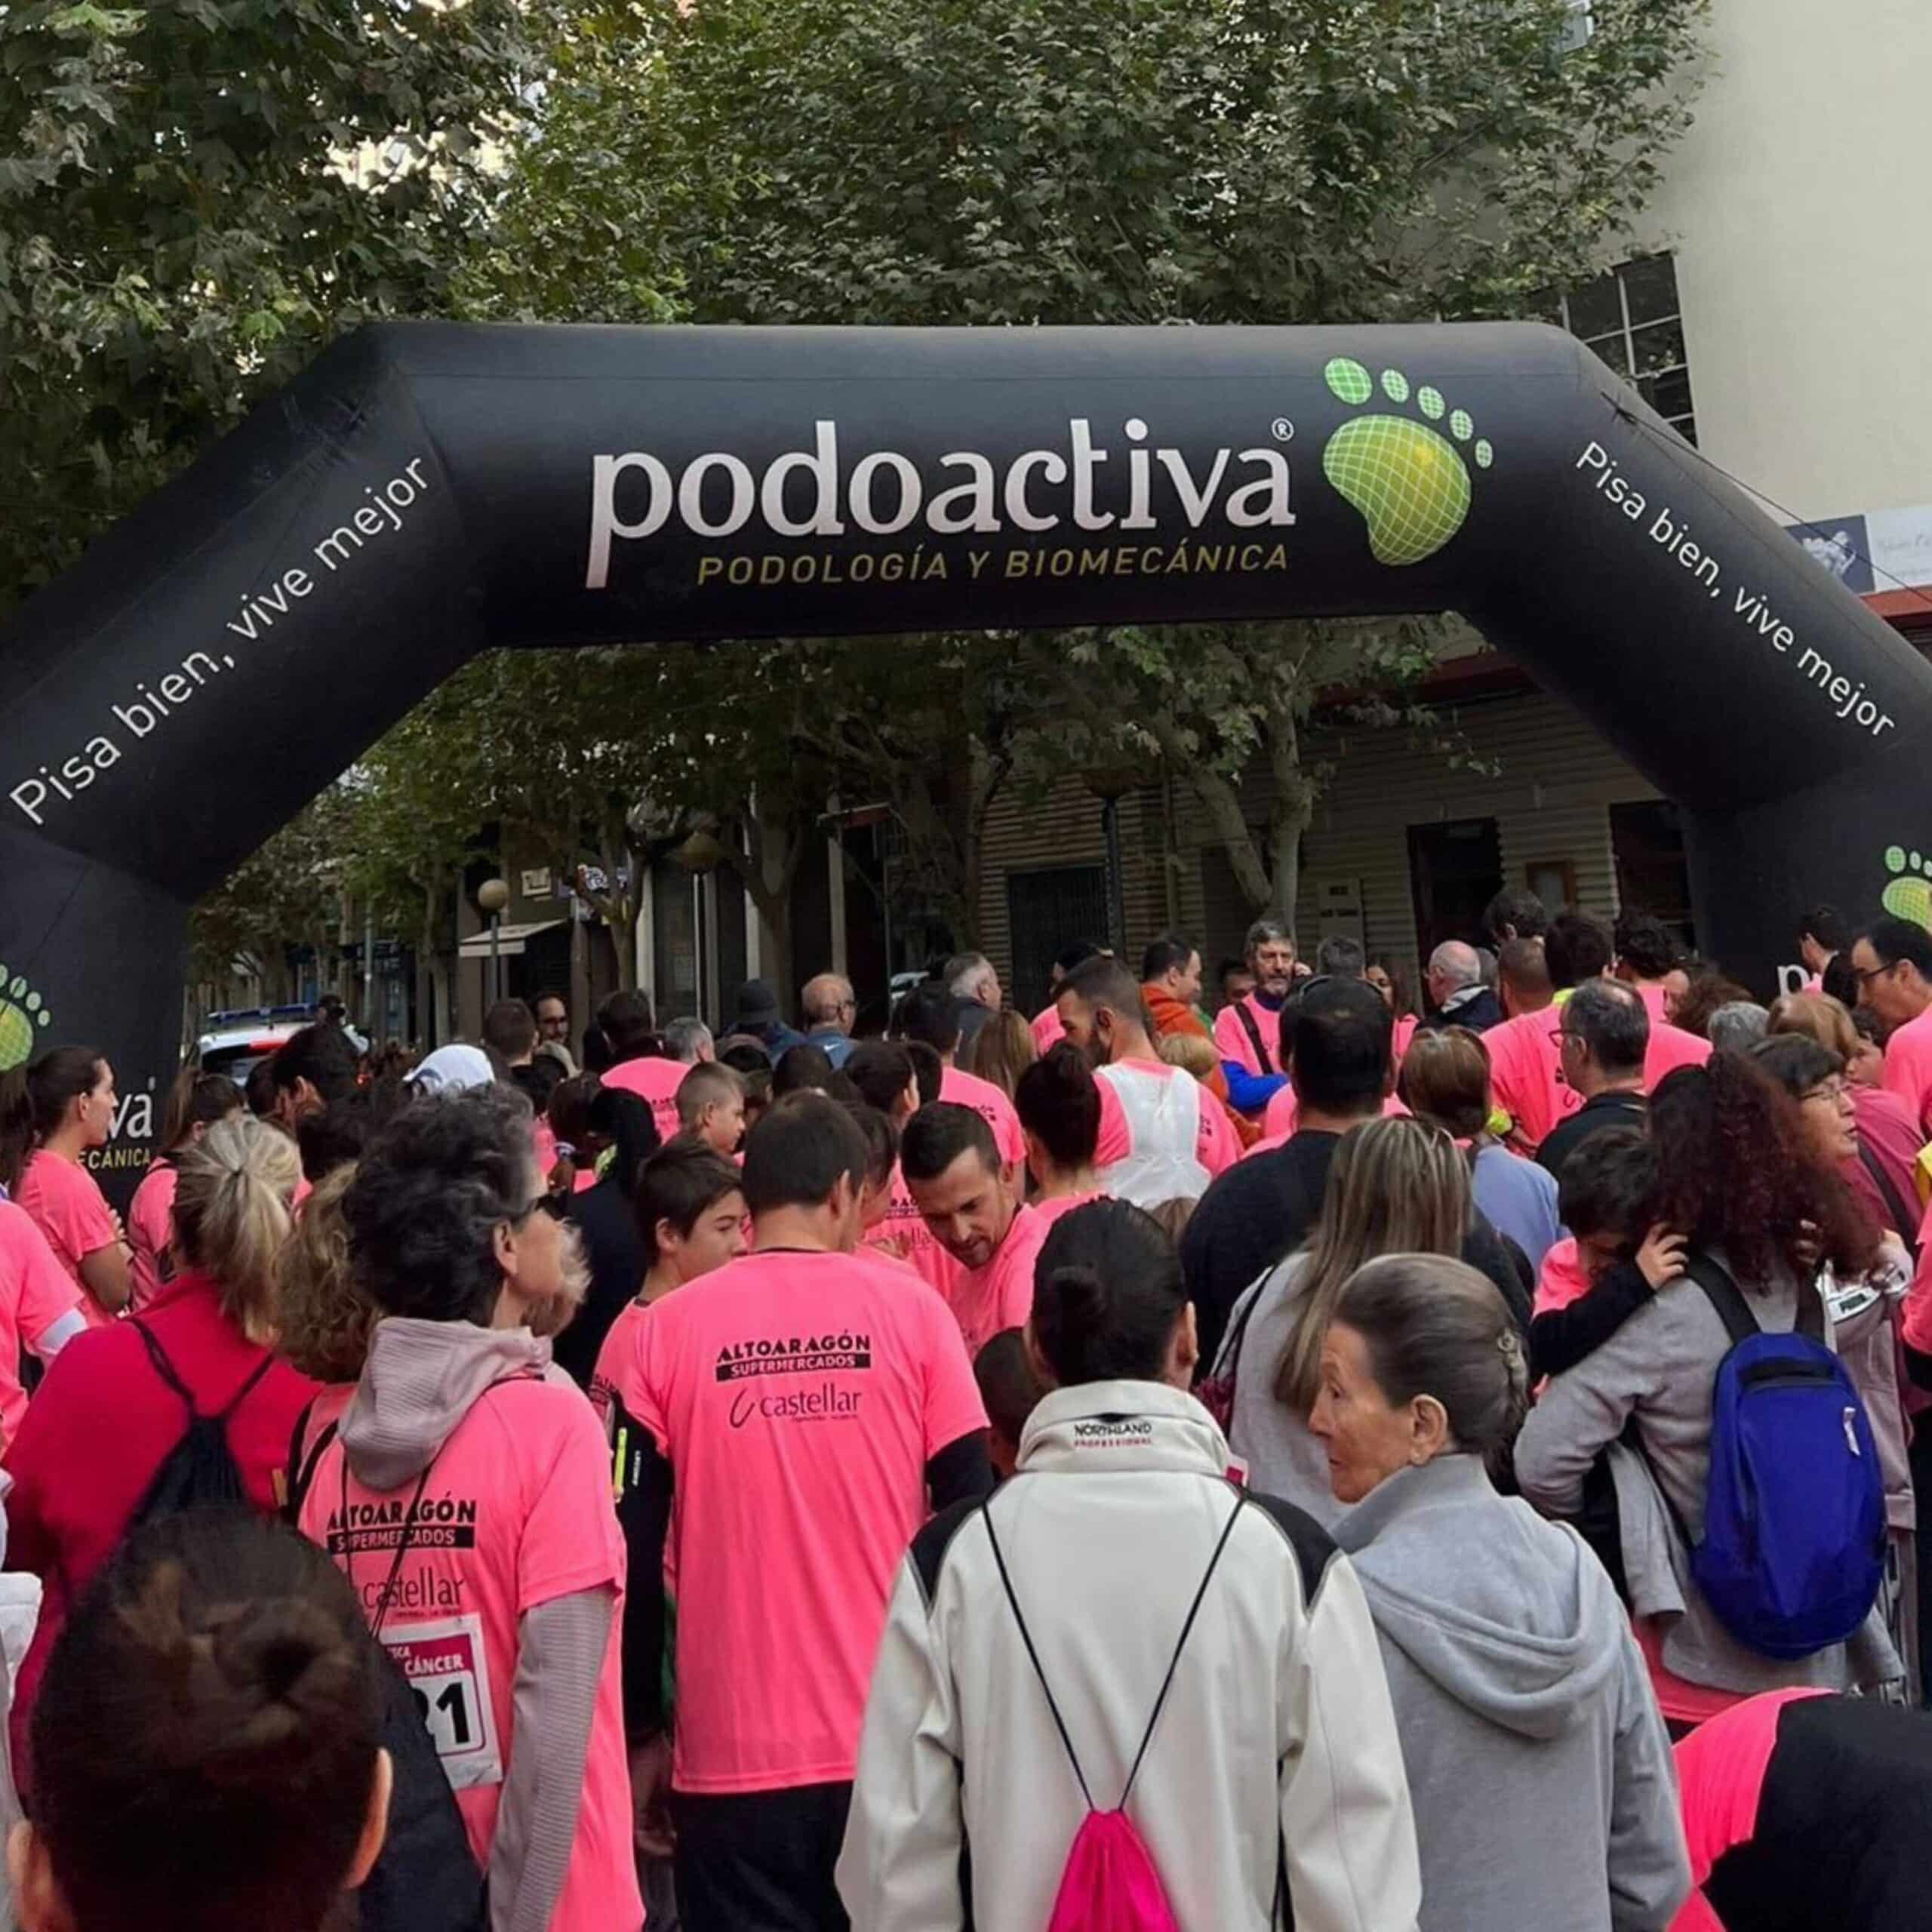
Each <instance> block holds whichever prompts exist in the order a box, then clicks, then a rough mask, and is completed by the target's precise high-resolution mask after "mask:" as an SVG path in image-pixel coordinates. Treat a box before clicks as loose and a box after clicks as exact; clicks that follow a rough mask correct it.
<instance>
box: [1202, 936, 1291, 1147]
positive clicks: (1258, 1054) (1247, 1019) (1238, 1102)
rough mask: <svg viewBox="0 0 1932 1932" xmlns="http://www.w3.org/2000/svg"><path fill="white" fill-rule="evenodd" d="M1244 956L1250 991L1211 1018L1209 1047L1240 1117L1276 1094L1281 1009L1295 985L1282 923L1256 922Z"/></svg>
mask: <svg viewBox="0 0 1932 1932" xmlns="http://www.w3.org/2000/svg"><path fill="white" fill-rule="evenodd" d="M1245 956H1246V958H1247V970H1248V971H1250V972H1251V973H1252V974H1254V991H1253V992H1251V993H1249V994H1247V995H1246V996H1245V997H1244V998H1241V999H1238V1000H1236V1001H1233V1002H1232V1004H1229V1005H1227V1006H1224V1007H1223V1008H1222V1009H1221V1010H1220V1012H1219V1013H1217V1014H1216V1015H1215V1016H1214V1044H1215V1047H1216V1048H1217V1050H1218V1051H1220V1056H1221V1070H1222V1072H1223V1073H1225V1074H1226V1075H1227V1077H1228V1096H1229V1099H1230V1100H1232V1102H1233V1103H1234V1105H1235V1108H1236V1109H1238V1111H1239V1112H1242V1113H1244V1114H1247V1115H1255V1114H1258V1113H1260V1112H1261V1111H1262V1110H1263V1109H1264V1108H1265V1107H1266V1106H1267V1104H1268V1103H1269V1101H1270V1100H1272V1099H1273V1098H1274V1097H1275V1094H1276V1093H1277V1092H1278V1091H1279V1090H1280V1088H1281V1084H1282V1081H1283V1079H1284V1077H1285V1075H1286V1072H1287V1069H1285V1068H1284V1067H1283V1066H1282V1065H1281V1008H1283V1007H1284V1005H1285V1004H1287V998H1288V994H1289V992H1290V991H1291V989H1292V988H1293V987H1294V982H1295V941H1294V934H1293V933H1291V931H1289V930H1288V928H1287V924H1286V922H1285V921H1282V920H1280V919H1276V918H1266V919H1257V920H1256V921H1255V922H1254V924H1253V925H1251V926H1250V927H1249V928H1248V929H1247V948H1246V954H1245Z"/></svg>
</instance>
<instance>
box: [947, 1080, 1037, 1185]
mask: <svg viewBox="0 0 1932 1932" xmlns="http://www.w3.org/2000/svg"><path fill="white" fill-rule="evenodd" d="M939 1097H940V1099H941V1100H947V1101H950V1102H951V1103H952V1105H953V1106H958V1107H971V1109H973V1111H974V1112H975V1113H977V1114H980V1115H983V1117H984V1118H985V1120H986V1124H987V1125H988V1126H989V1127H990V1128H992V1131H993V1145H994V1146H996V1147H997V1148H998V1149H999V1157H1000V1158H1001V1160H1002V1161H1005V1162H1006V1163H1007V1164H1008V1166H1013V1165H1015V1164H1017V1163H1019V1162H1020V1161H1023V1160H1025V1159H1026V1136H1025V1135H1024V1134H1023V1133H1021V1131H1020V1116H1019V1115H1018V1114H1017V1113H1016V1112H1014V1108H1013V1103H1012V1102H1011V1100H1008V1098H1007V1097H1006V1095H1005V1094H1004V1093H1003V1092H1002V1091H1001V1090H1000V1089H999V1088H997V1087H995V1085H994V1084H993V1083H992V1081H990V1080H982V1079H981V1078H980V1076H979V1075H977V1073H965V1072H961V1070H960V1069H959V1068H958V1067H956V1066H949V1067H948V1068H947V1069H946V1071H945V1072H943V1073H942V1074H941V1075H940V1081H939Z"/></svg>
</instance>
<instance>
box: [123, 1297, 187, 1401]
mask: <svg viewBox="0 0 1932 1932" xmlns="http://www.w3.org/2000/svg"><path fill="white" fill-rule="evenodd" d="M128 1327H130V1328H131V1329H133V1330H134V1333H135V1334H137V1335H138V1336H140V1338H141V1342H142V1345H143V1347H145V1348H146V1350H147V1352H148V1360H149V1361H151V1362H152V1363H153V1364H154V1372H155V1374H157V1375H158V1376H159V1377H161V1379H162V1381H164V1382H165V1383H167V1385H168V1387H169V1388H171V1389H173V1390H174V1392H175V1394H176V1395H179V1396H180V1398H181V1399H182V1401H184V1402H185V1403H186V1404H187V1405H188V1414H189V1415H190V1416H191V1417H194V1418H195V1420H199V1419H200V1415H201V1411H199V1410H198V1409H197V1408H196V1407H195V1398H194V1397H193V1396H192V1395H189V1393H188V1385H187V1384H186V1383H185V1382H183V1380H181V1378H180V1376H179V1375H177V1374H176V1373H175V1369H174V1364H173V1363H172V1362H171V1361H169V1360H168V1351H167V1350H166V1349H164V1348H163V1347H162V1346H161V1343H159V1342H158V1340H156V1339H155V1333H154V1331H153V1330H152V1328H150V1327H149V1326H148V1324H146V1322H145V1321H143V1320H142V1319H141V1318H140V1316H139V1315H130V1316H129V1317H128Z"/></svg>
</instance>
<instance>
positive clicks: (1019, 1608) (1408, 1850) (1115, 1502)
mask: <svg viewBox="0 0 1932 1932" xmlns="http://www.w3.org/2000/svg"><path fill="white" fill-rule="evenodd" d="M1026 1347H1027V1351H1028V1353H1029V1356H1030V1357H1031V1358H1032V1364H1033V1366H1034V1367H1035V1371H1037V1373H1038V1375H1039V1377H1040V1379H1041V1380H1042V1381H1043V1382H1044V1383H1045V1385H1046V1386H1047V1389H1048V1393H1047V1394H1046V1395H1044V1397H1043V1398H1041V1401H1040V1402H1039V1404H1038V1406H1037V1407H1035V1409H1034V1411H1033V1413H1032V1416H1031V1417H1030V1418H1029V1420H1028V1422H1027V1423H1026V1428H1025V1429H1024V1431H1023V1433H1022V1435H1021V1438H1020V1457H1019V1463H1018V1468H1017V1472H1016V1474H1015V1475H1014V1476H1013V1477H1012V1478H1011V1480H1010V1481H1008V1482H1006V1483H1005V1484H1004V1485H1002V1487H1000V1488H999V1489H998V1490H996V1491H994V1493H993V1494H992V1496H991V1497H988V1498H987V1499H986V1500H985V1502H984V1503H980V1502H978V1501H977V1500H975V1501H968V1502H965V1503H959V1504H956V1505H955V1506H953V1507H952V1508H951V1509H944V1510H942V1511H941V1512H940V1513H939V1514H938V1515H937V1516H935V1517H934V1518H933V1520H932V1521H931V1522H930V1523H929V1524H927V1526H926V1527H925V1528H924V1529H923V1530H921V1531H920V1532H919V1533H918V1535H917V1536H916V1537H915V1538H914V1539H913V1542H912V1549H911V1550H910V1551H909V1553H908V1554H907V1555H906V1559H905V1561H904V1562H903V1564H902V1566H901V1567H900V1574H899V1578H898V1582H897V1587H896V1588H895V1589H894V1593H893V1598H892V1603H891V1611H890V1612H889V1614H888V1620H887V1624H886V1629H885V1634H884V1638H883V1639H882V1640H881V1644H880V1646H879V1650H878V1660H877V1663H876V1664H875V1667H874V1671H873V1675H872V1690H871V1695H870V1697H869V1699H868V1700H867V1703H866V1721H865V1728H864V1732H863V1737H862V1738H861V1740H860V1748H859V1764H858V1777H857V1783H856V1784H855V1786H854V1789H853V1794H852V1805H851V1817H850V1823H849V1824H848V1828H847V1832H846V1837H845V1845H844V1853H843V1855H842V1856H841V1858H840V1860H839V1863H838V1887H839V1890H840V1892H841V1894H842V1896H843V1897H844V1903H845V1906H846V1909H847V1910H848V1912H849V1913H850V1914H851V1922H852V1925H853V1927H854V1932H925V1928H928V1927H932V1926H937V1925H959V1924H980V1925H989V1926H1039V1925H1045V1924H1048V1923H1049V1921H1051V1922H1053V1923H1055V1924H1059V1923H1061V1922H1063V1918H1062V1916H1061V1915H1057V1913H1056V1903H1055V1901H1056V1897H1057V1895H1059V1896H1060V1897H1061V1900H1062V1903H1061V1906H1060V1913H1061V1914H1064V1913H1065V1912H1066V1909H1067V1905H1068V1903H1069V1900H1071V1898H1072V1895H1073V1892H1074V1890H1075V1888H1077V1887H1078V1885H1079V1884H1080V1881H1081V1878H1083V1877H1089V1876H1094V1872H1093V1867H1092V1866H1091V1864H1089V1863H1087V1860H1088V1855H1089V1854H1091V1852H1093V1850H1094V1848H1095V1847H1096V1846H1097V1844H1099V1843H1100V1842H1101V1841H1103V1840H1109V1841H1111V1844H1112V1849H1113V1850H1115V1852H1116V1853H1117V1854H1119V1855H1121V1856H1122V1857H1128V1856H1132V1855H1137V1856H1139V1857H1146V1859H1148V1860H1149V1862H1150V1863H1151V1865H1152V1875H1153V1881H1154V1882H1155V1883H1157V1884H1158V1887H1159V1888H1160V1889H1161V1890H1162V1891H1164V1894H1165V1895H1166V1899H1167V1901H1168V1906H1169V1907H1170V1909H1171V1914H1172V1918H1173V1922H1174V1923H1175V1924H1180V1925H1185V1926H1195V1927H1208V1926H1212V1927H1215V1928H1216V1932H1262V1928H1263V1927H1267V1926H1269V1925H1274V1924H1280V1923H1281V1906H1282V1905H1283V1903H1284V1894H1285V1895H1286V1897H1291V1898H1292V1900H1293V1901H1294V1922H1295V1923H1296V1924H1298V1925H1303V1926H1306V1927H1323V1928H1334V1929H1335V1932H1340V1928H1342V1927H1377V1928H1383V1927H1386V1928H1389V1932H1394V1928H1396V1927H1413V1926H1414V1924H1415V1922H1416V1912H1417V1903H1418V1899H1419V1896H1420V1890H1419V1885H1418V1881H1417V1864H1416V1846H1415V1834H1414V1826H1413V1823H1412V1822H1411V1816H1410V1810H1409V1800H1408V1793H1407V1789H1406V1787H1405V1786H1404V1781H1403V1774H1402V1755H1401V1743H1400V1742H1399V1740H1398V1737H1397V1735H1396V1731H1395V1721H1394V1718H1393V1716H1392V1712H1391V1711H1390V1708H1389V1692H1388V1687H1387V1685H1386V1682H1385V1681H1384V1679H1383V1672H1382V1666H1381V1663H1380V1660H1379V1659H1378V1657H1377V1654H1376V1644H1375V1635H1374V1626H1372V1624H1371V1622H1370V1620H1369V1616H1368V1611H1367V1605H1366V1604H1364V1601H1363V1600H1362V1594H1361V1586H1360V1584H1359V1583H1358V1582H1357V1581H1356V1580H1355V1574H1354V1571H1353V1570H1352V1567H1350V1564H1349V1561H1348V1559H1347V1558H1346V1557H1345V1556H1343V1555H1340V1554H1338V1553H1337V1550H1336V1548H1335V1546H1334V1543H1331V1541H1330V1540H1329V1539H1328V1538H1327V1537H1326V1536H1325V1535H1324V1534H1323V1533H1322V1531H1321V1529H1320V1528H1319V1527H1318V1526H1317V1525H1316V1524H1315V1522H1314V1521H1312V1519H1311V1518H1309V1517H1308V1516H1307V1515H1304V1514H1303V1512H1301V1511H1300V1510H1299V1509H1295V1508H1294V1507H1293V1506H1291V1505H1289V1504H1287V1503H1281V1502H1278V1501H1276V1500H1274V1499H1272V1498H1271V1497H1266V1496H1262V1495H1258V1494H1255V1493H1254V1492H1253V1491H1249V1490H1246V1489H1244V1488H1241V1487H1238V1486H1237V1485H1236V1484H1234V1483H1232V1482H1231V1481H1229V1475H1228V1469H1229V1460H1230V1458H1229V1451H1228V1445H1227V1442H1226V1439H1225V1438H1223V1435H1222V1434H1221V1432H1220V1429H1217V1427H1216V1426H1215V1424H1214V1420H1213V1418H1212V1417H1211V1416H1210V1415H1209V1414H1208V1413H1207V1411H1206V1410H1205V1409H1204V1408H1203V1407H1201V1404H1199V1403H1198V1402H1197V1401H1195V1398H1193V1396H1192V1395H1190V1394H1189V1392H1188V1383H1189V1379H1190V1377H1191V1376H1192V1373H1193V1369H1194V1365H1195V1354H1196V1345H1195V1326H1194V1310H1193V1308H1192V1305H1191V1304H1190V1303H1189V1301H1188V1299H1187V1291H1186V1287H1185V1285H1184V1284H1183V1280H1182V1276H1181V1267H1180V1257H1179V1256H1178V1255H1177V1254H1176V1252H1175V1251H1174V1243H1173V1241H1171V1239H1170V1238H1168V1235H1167V1234H1166V1233H1165V1232H1164V1231H1163V1230H1162V1229H1161V1226H1160V1225H1159V1224H1158V1223H1157V1222H1156V1221H1155V1220H1154V1219H1153V1218H1152V1217H1151V1216H1149V1215H1148V1214H1144V1213H1143V1212H1142V1211H1141V1210H1140V1209H1139V1208H1138V1207H1132V1206H1130V1205H1129V1204H1128V1203H1127V1202H1125V1201H1091V1202H1089V1203H1088V1204H1086V1205H1084V1206H1082V1207H1075V1208H1074V1209H1073V1210H1072V1211H1070V1212H1069V1213H1068V1214H1066V1215H1064V1216H1063V1217H1061V1218H1060V1220H1058V1221H1057V1222H1056V1223H1054V1226H1053V1228H1052V1229H1051V1232H1049V1233H1048V1236H1047V1238H1046V1241H1045V1244H1044V1246H1043V1247H1041V1251H1040V1254H1039V1258H1038V1263H1037V1266H1036V1267H1035V1275H1034V1296H1033V1309H1032V1321H1031V1323H1030V1324H1029V1327H1028V1328H1027V1329H1026ZM1097 1812H1099V1813H1105V1814H1112V1816H1111V1817H1100V1818H1097V1817H1095V1815H1094V1814H1096V1813H1097ZM1129 1835H1131V1837H1132V1838H1134V1839H1136V1840H1137V1841H1138V1844H1137V1846H1136V1847H1132V1848H1131V1850H1130V1848H1129V1847H1127V1846H1126V1845H1125V1844H1124V1839H1125V1838H1127V1837H1128V1836H1129ZM1076 1837H1078V1838H1079V1840H1080V1841H1081V1842H1080V1845H1079V1847H1078V1849H1072V1850H1071V1855H1070V1856H1069V1852H1070V1848H1072V1847H1074V1846H1075V1839H1076ZM967 1844H971V1850H972V1856H971V1860H966V1859H964V1858H962V1857H961V1851H962V1850H963V1849H964V1847H965V1846H966V1845H967ZM1063 1875H1064V1878H1065V1881H1066V1885H1067V1887H1068V1888H1069V1890H1068V1891H1067V1892H1066V1894H1062V1892H1061V1887H1062V1883H1063ZM962 1880H964V1881H965V1882H967V1883H970V1884H971V1897H970V1898H969V1897H964V1896H963V1895H962ZM1105 1890H1106V1887H1105V1886H1104V1884H1100V1885H1098V1886H1097V1888H1096V1893H1104V1892H1105ZM1136 1898H1137V1903H1139V1905H1140V1908H1141V1909H1140V1911H1139V1912H1136V1913H1135V1914H1134V1916H1133V1918H1132V1921H1131V1922H1133V1923H1134V1924H1153V1923H1155V1918H1153V1916H1152V1915H1151V1912H1149V1909H1148V1901H1147V1897H1146V1892H1145V1891H1144V1890H1143V1891H1141V1892H1139V1893H1137V1894H1136ZM1106 1903H1108V1901H1107V1900H1106V1898H1105V1897H1102V1896H1097V1895H1096V1894H1089V1893H1082V1894H1081V1905H1082V1906H1083V1907H1084V1909H1087V1910H1088V1916H1087V1917H1084V1918H1078V1923H1080V1924H1115V1923H1121V1922H1125V1918H1124V1915H1108V1914H1107V1913H1106V1911H1105V1909H1104V1908H1105V1906H1106ZM1065 1922H1069V1923H1071V1922H1074V1921H1073V1920H1072V1918H1068V1919H1066V1921H1065ZM1475 1922H1476V1921H1471V1923H1475ZM1482 1922H1484V1923H1485V1924H1487V1922H1488V1921H1486V1920H1485V1921H1482ZM1496 1922H1497V1923H1498V1924H1500V1923H1502V1922H1503V1921H1500V1920H1499V1921H1496ZM1606 1923H1607V1921H1606Z"/></svg>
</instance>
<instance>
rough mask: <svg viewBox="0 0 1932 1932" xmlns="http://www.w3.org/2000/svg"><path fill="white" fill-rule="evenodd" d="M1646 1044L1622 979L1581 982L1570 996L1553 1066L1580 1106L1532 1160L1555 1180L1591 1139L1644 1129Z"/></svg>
mask: <svg viewBox="0 0 1932 1932" xmlns="http://www.w3.org/2000/svg"><path fill="white" fill-rule="evenodd" d="M1650 1044H1651V1016H1650V1014H1649V1013H1648V1012H1647V1011H1646V1010H1645V1008H1644V1002H1643V1001H1642V999H1641V998H1640V997H1639V996H1638V995H1637V994H1636V993H1635V992H1633V991H1632V989H1630V988H1629V986H1626V985H1625V984H1624V983H1623V982H1622V981H1621V980H1585V981H1584V983H1583V984H1582V985H1581V986H1579V987H1578V988H1577V990H1576V991H1575V992H1573V993H1572V994H1571V995H1570V998H1569V999H1568V1001H1567V1002H1566V1003H1565V1004H1564V1008H1563V1021H1562V1026H1561V1030H1560V1031H1559V1032H1558V1035H1557V1054H1558V1062H1557V1063H1558V1066H1559V1067H1560V1068H1561V1069H1562V1074H1563V1081H1564V1085H1565V1086H1567V1087H1569V1088H1572V1089H1573V1090H1574V1091H1576V1092H1577V1093H1579V1094H1581V1095H1582V1096H1583V1106H1581V1107H1580V1108H1579V1109H1577V1112H1575V1113H1574V1114H1572V1115H1571V1116H1570V1118H1568V1119H1567V1120H1566V1121H1564V1122H1563V1123H1562V1124H1561V1125H1560V1126H1558V1127H1555V1128H1552V1129H1551V1130H1550V1131H1549V1134H1547V1135H1546V1136H1545V1137H1544V1139H1543V1144H1542V1145H1541V1146H1540V1147H1538V1148H1537V1160H1538V1161H1540V1162H1541V1163H1542V1164H1543V1166H1544V1167H1546V1168H1548V1169H1549V1171H1550V1172H1551V1173H1552V1174H1554V1175H1555V1176H1556V1177H1557V1179H1558V1180H1561V1179H1562V1178H1563V1164H1564V1161H1567V1160H1568V1159H1569V1158H1570V1157H1571V1155H1573V1154H1574V1153H1575V1152H1576V1151H1577V1148H1578V1147H1579V1146H1581V1145H1582V1144H1583V1142H1585V1141H1586V1140H1589V1138H1590V1137H1591V1136H1592V1134H1601V1133H1602V1132H1603V1131H1604V1129H1605V1128H1612V1127H1634V1128H1637V1129H1638V1130H1639V1131H1641V1130H1642V1129H1643V1128H1644V1125H1645V1124H1646V1122H1647V1118H1648V1109H1647V1106H1646V1105H1645V1103H1644V1056H1645V1055H1646V1054H1647V1053H1648V1052H1649V1051H1650Z"/></svg>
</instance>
